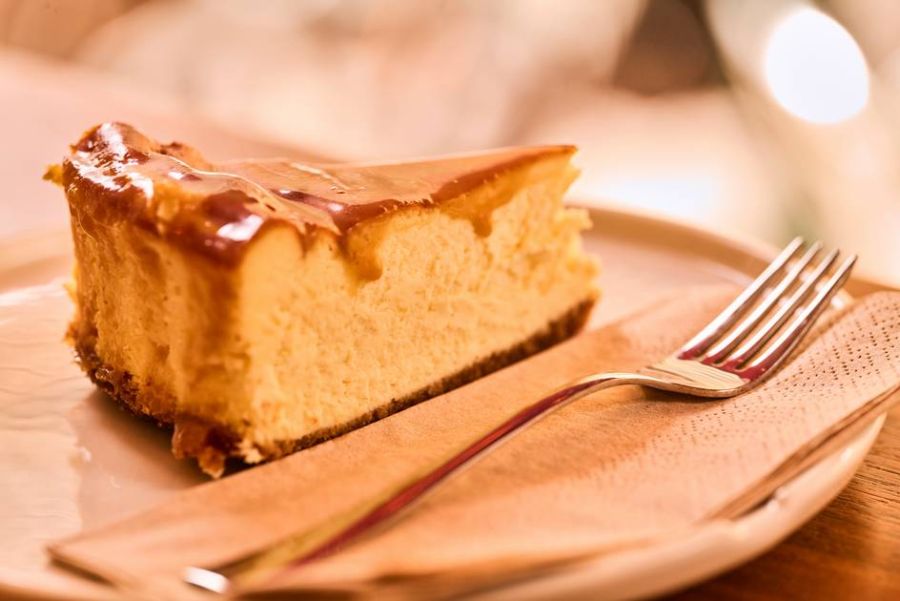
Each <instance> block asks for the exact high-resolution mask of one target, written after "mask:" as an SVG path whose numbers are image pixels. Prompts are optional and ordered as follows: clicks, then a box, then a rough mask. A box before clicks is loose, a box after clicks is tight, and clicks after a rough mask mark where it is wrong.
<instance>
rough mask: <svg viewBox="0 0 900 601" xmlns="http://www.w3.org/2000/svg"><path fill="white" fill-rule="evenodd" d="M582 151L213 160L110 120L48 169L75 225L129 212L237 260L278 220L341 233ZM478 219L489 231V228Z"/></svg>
mask: <svg viewBox="0 0 900 601" xmlns="http://www.w3.org/2000/svg"><path fill="white" fill-rule="evenodd" d="M574 151H575V149H574V147H572V146H540V147H520V148H506V149H499V150H492V151H485V152H479V153H471V154H464V155H456V156H447V157H439V158H435V159H426V160H415V161H404V162H392V163H377V164H375V163H372V164H349V163H348V164H307V163H298V162H293V161H290V160H288V159H259V160H238V161H230V162H226V163H220V164H213V163H210V162H208V161H206V160H205V159H204V158H203V157H202V155H200V153H198V152H197V151H196V150H194V149H193V148H191V147H189V146H185V145H183V144H180V143H177V142H176V143H171V144H160V143H159V142H156V141H154V140H152V139H150V138H148V137H147V136H145V135H143V134H141V133H140V132H138V131H137V130H136V129H134V128H133V127H131V126H129V125H126V124H122V123H104V124H102V125H98V126H97V127H94V128H93V129H91V130H89V131H88V132H87V133H85V135H84V136H83V137H82V138H81V140H80V141H79V142H78V143H77V144H75V145H74V146H73V147H72V153H71V155H70V156H69V157H67V158H66V159H65V160H64V161H63V163H62V165H61V166H59V167H51V169H50V170H49V171H48V174H47V177H48V178H49V179H53V180H55V181H57V183H59V184H61V185H62V186H63V188H64V189H65V191H66V195H67V197H68V199H69V206H70V210H71V213H72V219H73V225H74V226H76V227H82V228H85V230H86V231H90V230H91V228H94V227H97V226H101V225H103V224H108V223H110V222H114V221H116V220H122V219H126V220H130V221H132V222H133V223H135V224H137V225H139V226H140V227H142V228H144V229H146V230H148V231H151V232H154V233H156V234H158V235H160V236H161V237H163V238H164V239H167V240H169V241H172V242H174V243H177V244H181V245H183V246H184V247H186V248H190V249H193V250H195V251H198V252H199V253H201V254H203V255H205V256H208V257H210V258H213V259H217V260H220V261H222V262H224V263H226V264H232V265H233V264H236V263H237V262H238V261H239V260H240V257H241V251H242V249H243V248H244V247H246V245H247V243H248V242H250V241H251V240H252V239H253V238H254V237H256V236H257V235H258V234H259V233H260V232H261V231H262V230H263V229H264V228H265V227H266V226H268V225H269V224H274V223H281V224H284V223H288V224H291V225H292V226H294V227H295V228H296V230H297V232H298V233H299V234H300V235H301V237H302V239H304V240H307V239H309V238H310V237H311V236H312V234H313V233H315V232H323V231H324V232H331V233H332V234H333V235H335V236H337V237H339V238H340V237H342V236H344V235H345V234H346V233H347V232H349V231H351V230H352V229H353V228H354V227H356V226H357V225H359V224H361V223H363V222H366V221H370V220H375V219H377V218H379V217H381V216H383V215H387V214H389V213H392V212H394V211H398V210H402V209H404V208H406V207H411V206H420V207H431V206H435V207H438V206H440V205H441V203H442V202H444V201H445V200H448V199H451V198H455V197H458V196H460V195H462V194H465V193H466V192H468V191H470V190H473V189H474V188H476V187H478V186H480V185H482V184H485V183H488V182H490V181H492V180H494V179H496V178H497V177H498V176H500V175H501V174H503V173H507V172H510V171H512V170H514V169H517V168H521V167H525V166H527V165H529V164H531V163H534V162H536V161H539V160H541V159H544V158H547V157H551V156H559V155H570V154H572V153H573V152H574ZM501 200H502V199H501ZM504 202H505V200H504ZM498 204H502V202H500V203H498ZM484 209H485V207H480V208H479V210H480V211H483V210H484ZM488 209H490V207H488ZM475 217H477V216H475ZM482 217H484V216H482ZM488 217H489V215H488ZM473 222H474V223H475V227H476V230H477V231H479V232H480V233H484V232H485V231H486V230H487V231H489V229H488V228H486V227H485V226H484V225H483V223H482V225H480V226H479V224H478V220H477V219H474V218H473Z"/></svg>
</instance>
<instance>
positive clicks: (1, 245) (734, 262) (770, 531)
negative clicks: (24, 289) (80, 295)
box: [0, 200, 892, 601]
mask: <svg viewBox="0 0 900 601" xmlns="http://www.w3.org/2000/svg"><path fill="white" fill-rule="evenodd" d="M567 204H568V205H569V206H573V207H577V208H582V209H584V210H586V211H587V212H588V214H589V215H590V217H591V219H592V220H593V221H594V224H595V225H594V229H600V230H602V229H604V227H605V228H610V227H614V228H624V231H623V232H620V233H617V235H621V236H623V237H634V236H633V235H632V236H628V234H627V230H628V229H629V228H640V229H642V230H646V229H647V228H652V229H654V230H656V231H658V232H664V233H665V235H664V236H663V237H661V238H659V239H657V240H654V243H655V244H657V245H659V246H661V247H663V248H665V247H666V246H668V247H669V248H670V249H673V250H674V249H675V248H676V247H677V248H678V249H679V250H680V251H681V252H685V251H686V252H690V253H692V254H696V255H698V256H701V257H705V258H707V259H710V258H711V257H715V259H716V261H715V262H716V263H718V264H720V265H726V266H729V267H732V268H734V269H737V270H739V271H742V272H745V273H747V272H748V271H749V270H750V269H751V268H752V267H758V266H764V265H765V264H767V263H768V261H769V260H770V259H771V257H773V256H774V255H775V253H776V252H777V251H776V249H775V248H774V247H772V246H771V245H769V244H767V243H765V242H762V241H760V240H758V239H755V238H753V237H751V236H747V235H742V234H737V233H733V232H729V233H728V234H727V235H726V234H722V233H718V232H715V231H713V230H711V229H708V228H705V227H703V226H699V225H696V224H693V223H689V222H687V221H682V220H678V219H673V218H671V217H668V216H660V215H658V214H654V213H651V212H649V211H640V210H634V209H631V208H623V207H620V206H614V205H606V204H598V203H594V202H591V203H588V202H584V201H581V202H579V201H578V200H574V201H572V200H569V201H568V202H567ZM597 224H602V225H597ZM69 235H70V234H69V231H68V228H67V227H65V228H64V227H59V228H48V229H46V230H43V231H39V232H31V233H27V234H22V235H16V236H13V237H8V238H5V239H3V240H0V257H4V260H2V261H0V278H2V276H4V275H5V274H8V273H10V272H13V271H18V270H21V269H23V268H26V267H28V265H35V264H39V263H41V262H43V261H48V260H52V259H58V258H61V257H63V256H68V255H69V254H70V252H71V251H70V249H71V245H70V244H69V242H68V240H69ZM677 240H681V241H685V240H690V241H691V242H692V243H693V244H692V245H689V246H687V247H685V245H684V244H681V245H678V244H675V241H677ZM646 241H647V240H646V235H645V238H644V240H643V242H646ZM703 247H706V248H707V250H706V251H705V252H704V251H702V248H703ZM712 248H715V249H716V250H717V251H721V252H724V253H725V254H724V255H723V254H717V253H715V252H712V251H711V250H710V249H712ZM723 257H724V258H723ZM848 289H849V290H850V292H851V293H853V294H852V296H851V294H850V293H848V292H847V291H842V292H841V294H840V295H839V297H838V298H840V302H841V303H842V304H845V303H847V302H849V301H850V300H851V299H852V298H853V296H857V295H862V294H866V293H868V292H872V291H875V290H884V289H892V287H891V286H888V285H885V284H882V283H879V282H873V281H871V280H865V279H863V278H854V279H853V280H852V281H851V283H850V284H849V285H848ZM6 291H7V289H5V288H4V287H3V286H2V285H0V294H2V293H3V292H6ZM884 420H885V416H883V415H882V416H879V417H878V418H877V419H875V420H874V421H873V422H872V423H871V424H869V425H868V426H867V427H866V428H865V429H864V430H862V431H861V432H860V433H859V434H858V435H857V436H855V437H853V438H852V439H851V440H850V441H849V442H848V443H847V444H846V445H845V446H842V447H841V448H839V449H837V450H836V451H835V452H833V453H832V454H830V455H828V456H826V457H824V458H823V459H822V460H820V461H818V462H817V463H815V464H813V465H812V466H810V467H809V468H807V469H806V470H804V471H803V472H802V473H800V474H798V475H797V476H796V477H794V478H793V479H791V480H790V481H789V482H787V483H786V484H784V485H783V486H781V487H780V488H779V489H778V490H777V491H776V493H775V494H773V496H772V497H771V498H770V499H769V501H767V502H766V503H764V504H762V505H760V506H759V507H758V508H756V509H754V510H752V511H750V512H748V513H745V514H743V515H742V516H740V517H738V518H734V519H727V520H726V519H721V520H714V521H711V522H708V523H706V524H705V525H704V526H701V527H699V528H696V529H693V530H692V531H691V533H690V534H689V536H687V537H683V536H682V537H678V538H677V539H673V540H671V541H664V542H663V543H661V544H653V545H649V546H647V547H642V548H639V549H634V550H631V551H623V552H619V553H616V554H615V555H612V556H604V557H602V558H595V559H593V560H588V561H585V562H579V564H578V565H577V566H575V567H572V568H571V569H568V570H561V571H559V572H556V573H553V574H549V575H544V576H541V577H539V578H535V579H527V580H523V581H520V582H516V583H508V584H503V583H498V584H497V586H496V588H492V589H491V590H489V591H483V592H479V591H475V592H473V594H472V595H470V597H471V598H474V599H485V600H488V599H490V600H493V599H542V598H548V597H550V596H557V595H561V594H566V595H572V594H577V593H579V592H581V593H585V592H588V590H589V591H590V592H591V593H592V594H595V595H597V594H599V595H602V596H603V598H635V597H646V596H650V595H658V594H662V593H666V592H673V591H675V590H679V589H682V588H685V587H688V586H691V585H693V584H696V583H697V582H701V581H703V580H706V579H708V578H710V577H713V576H715V575H716V574H719V573H722V572H724V571H726V570H728V569H730V568H733V567H735V566H737V565H740V564H742V563H744V562H746V561H749V560H750V559H752V558H754V557H757V556H759V555H761V554H762V553H764V552H765V551H767V550H768V549H770V548H772V547H773V546H775V545H776V544H778V543H779V542H780V541H781V540H783V539H784V538H786V537H787V536H789V535H790V534H791V533H793V532H794V531H795V530H797V529H798V528H799V527H801V526H802V525H803V524H804V523H805V522H806V521H807V520H808V519H810V518H811V517H813V516H814V515H815V514H817V513H818V512H819V511H821V510H822V509H823V508H824V507H825V505H827V504H828V503H830V502H831V501H832V500H833V499H834V498H835V497H836V496H837V495H838V494H839V493H840V492H841V491H842V490H843V488H844V487H845V486H846V485H847V484H848V483H849V481H850V480H851V479H852V478H853V476H854V475H855V474H856V471H857V469H858V468H859V466H860V464H861V463H862V461H863V460H864V458H865V456H866V454H867V453H868V451H869V449H870V448H871V446H872V444H873V443H874V442H875V439H876V438H877V436H878V434H879V432H880V431H881V428H882V425H883V424H884ZM798 500H799V501H798ZM801 501H802V502H801ZM767 526H768V528H767ZM753 533H756V535H755V536H754V535H753ZM760 533H762V534H760ZM685 541H687V543H688V545H687V551H688V552H685V547H686V543H685ZM691 545H692V546H691ZM722 545H726V546H727V548H730V549H732V554H731V555H728V554H725V553H721V546H722ZM717 549H718V550H717ZM710 550H713V551H715V552H714V553H712V555H710ZM654 552H655V553H656V559H654V558H653V556H652V554H653V553H654ZM648 557H649V558H650V559H649V560H648ZM699 559H703V561H699ZM654 561H655V563H654ZM660 565H661V566H662V567H663V568H665V567H668V568H669V572H668V574H667V577H666V578H662V579H660V578H659V573H658V572H659V571H660V570H661V569H662V568H660ZM674 565H677V566H678V570H675V572H673V571H672V566H674ZM648 566H650V571H651V572H652V571H653V566H656V567H655V569H656V570H657V572H656V573H655V578H656V581H655V582H651V579H649V578H646V576H647V572H648ZM698 566H699V568H698ZM691 567H693V568H694V569H693V570H692V569H690V568H691ZM611 574H612V575H611ZM604 578H605V579H606V584H605V588H601V589H599V590H598V588H597V584H598V582H601V583H602V581H603V579H604ZM31 584H32V583H31V582H27V583H24V586H23V583H15V582H8V581H7V582H3V581H0V593H2V594H3V595H9V596H11V597H12V598H14V599H28V600H34V601H37V600H40V601H62V600H63V599H71V598H72V596H71V595H65V594H64V593H61V592H60V591H59V590H58V589H52V588H42V587H40V585H39V583H35V584H37V586H34V587H32V586H31ZM103 588H106V587H103ZM110 592H112V591H110ZM97 593H98V597H97V598H116V597H115V594H113V596H112V597H110V596H109V595H104V594H103V593H102V592H101V591H100V590H99V589H98V590H97ZM79 598H84V599H92V598H93V597H79Z"/></svg>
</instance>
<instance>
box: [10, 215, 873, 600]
mask: <svg viewBox="0 0 900 601" xmlns="http://www.w3.org/2000/svg"><path fill="white" fill-rule="evenodd" d="M592 212H593V219H594V223H595V227H594V229H593V230H592V231H591V232H589V233H588V235H587V237H586V243H587V246H588V248H589V249H590V250H591V251H592V252H594V253H596V254H597V255H599V256H600V257H602V262H603V265H604V269H603V276H602V280H603V281H602V284H603V288H604V292H605V293H604V300H603V302H602V303H601V305H600V308H599V311H598V312H597V313H596V314H595V316H594V320H593V324H594V325H597V324H601V323H604V322H608V321H611V320H614V319H617V318H619V317H621V316H623V315H625V314H627V313H628V312H630V311H633V310H634V309H635V308H636V307H637V306H638V305H640V304H642V303H643V302H644V301H645V300H647V299H650V298H652V297H654V296H656V295H658V294H660V293H662V292H665V291H670V290H677V289H678V288H683V287H687V286H694V285H697V284H704V283H717V282H723V281H731V282H737V283H741V284H743V283H745V282H747V281H748V280H749V279H750V278H749V277H748V276H749V275H750V274H755V273H757V272H758V271H759V270H760V269H761V268H762V266H763V265H765V263H766V262H767V259H768V258H769V257H770V256H771V255H772V249H770V248H768V247H766V246H763V245H758V244H754V243H747V242H735V241H734V240H731V239H727V238H723V237H720V236H717V235H715V234H711V233H709V232H705V231H702V230H698V229H695V228H692V227H688V226H684V225H679V224H676V223H673V222H670V221H664V220H660V219H657V218H652V217H648V216H642V215H637V214H634V213H626V212H622V211H618V210H613V209H594V210H593V211H592ZM70 267H71V256H70V252H69V248H68V235H67V233H66V232H54V233H48V234H47V235H45V236H42V237H40V238H31V239H28V240H20V241H16V242H15V243H14V244H13V243H9V244H5V245H0V449H2V450H3V459H2V460H0V491H2V494H0V533H2V543H0V597H3V598H7V597H9V596H13V597H14V598H16V597H21V598H28V599H35V598H36V599H47V598H53V599H56V598H60V597H64V598H66V599H72V598H73V597H75V598H88V599H97V598H114V593H113V592H112V591H111V590H109V589H108V588H106V587H104V586H102V585H100V584H94V583H92V582H90V581H88V580H84V579H80V578H75V577H73V576H71V575H70V574H69V573H67V572H65V571H64V570H62V569H60V568H57V567H54V566H50V565H48V563H47V561H46V559H45V557H44V554H43V550H42V548H43V545H44V544H45V543H46V542H47V541H49V540H53V539H55V538H59V537H62V536H66V535H69V534H72V533H74V532H77V531H78V530H80V529H82V528H93V527H95V526H98V525H100V524H103V523H105V522H109V521H111V520H115V519H117V518H120V517H122V516H124V515H125V514H126V513H128V512H133V511H138V510H141V509H143V508H147V507H149V506H151V505H153V504H155V503H159V502H162V501H165V499H167V498H168V497H169V496H170V495H172V494H173V493H175V492H177V491H179V490H182V489H184V488H186V487H188V486H192V485H194V484H197V483H199V482H201V481H202V480H203V479H202V478H201V477H200V476H199V474H198V473H197V472H196V470H195V469H194V468H193V467H192V466H190V465H187V464H183V463H180V462H178V461H176V460H175V459H174V458H172V456H171V455H170V453H169V441H168V437H167V436H166V435H165V434H164V433H163V432H162V431H160V430H158V429H157V428H155V427H153V426H151V425H149V424H147V423H144V422H141V421H139V420H136V419H134V418H133V417H131V416H130V415H127V414H125V413H124V412H122V411H120V410H118V409H117V408H116V407H114V406H113V404H112V403H111V402H109V400H108V399H106V398H105V397H104V396H103V395H102V394H100V393H98V392H97V391H95V389H94V387H93V386H92V385H91V384H90V383H89V382H88V381H87V379H86V378H85V377H84V376H83V375H82V374H81V372H80V371H79V370H78V368H77V367H76V366H75V364H74V363H73V360H72V354H71V352H70V351H69V349H68V348H67V347H66V346H65V345H64V344H63V342H62V335H63V332H64V330H65V326H66V322H67V320H68V317H69V314H70V312H71V307H70V304H69V301H68V298H67V297H66V295H65V293H64V291H63V288H62V284H63V283H64V281H65V280H66V277H67V275H68V273H69V270H70ZM857 286H860V285H859V284H857ZM851 290H852V288H851ZM882 422H883V420H878V421H877V422H875V423H873V424H872V425H871V426H870V427H869V428H868V429H866V430H865V431H864V432H863V433H862V434H861V435H860V436H859V437H858V438H857V439H855V440H854V441H853V442H852V443H851V444H849V445H848V446H847V447H846V448H845V449H843V450H841V451H840V452H838V453H836V454H834V455H833V456H831V457H828V458H826V459H825V460H824V461H822V462H820V463H819V464H817V465H815V466H814V467H813V468H811V469H810V470H808V471H807V472H805V473H804V474H803V475H801V476H800V477H798V478H797V479H795V480H794V481H792V482H791V483H790V484H788V485H787V486H785V487H783V488H782V489H781V491H779V494H778V495H776V496H775V497H774V498H773V500H772V501H771V502H769V503H768V504H766V505H765V506H764V507H762V508H761V509H758V510H756V511H754V512H753V513H751V514H748V515H746V516H744V517H742V518H741V519H739V520H735V521H723V522H717V523H712V524H710V525H708V526H705V527H703V528H702V529H698V531H697V532H696V533H695V534H694V535H693V536H691V537H686V538H680V539H678V540H674V541H670V542H668V543H665V544H660V545H656V546H653V547H649V548H644V549H641V550H639V551H633V552H630V553H622V554H619V555H616V556H613V557H606V558H605V559H604V561H603V562H602V563H597V564H587V565H582V566H579V568H578V569H577V570H571V571H569V572H566V573H561V574H557V575H555V576H553V577H549V578H543V579H541V580H538V581H532V582H527V583H523V584H519V585H516V586H515V588H513V587H505V588H501V589H495V590H494V591H493V592H492V593H491V594H490V595H489V596H490V597H491V598H494V597H497V596H498V595H499V596H501V597H505V598H518V599H521V598H523V597H531V598H545V597H559V596H561V595H563V594H566V595H568V594H578V593H588V592H590V593H591V596H592V597H593V598H599V597H615V598H619V597H626V596H627V597H633V596H636V595H649V594H658V593H661V592H664V591H667V590H672V589H674V588H678V587H682V586H686V585H688V584H690V583H692V582H696V581H698V580H701V579H703V578H706V577H709V576H711V575H713V574H715V573H717V572H720V571H722V570H725V569H727V568H729V567H731V566H733V565H736V564H738V563H740V562H743V561H746V560H747V559H749V558H751V557H753V556H755V555H758V554H759V553H761V552H762V551H764V550H765V549H767V548H769V547H771V546H772V545H774V544H775V543H776V542H777V541H779V540H781V539H782V538H784V537H785V536H787V535H788V534H789V533H790V532H791V531H793V530H794V529H796V528H797V527H798V526H799V525H800V524H802V523H803V522H804V521H805V520H807V519H808V518H809V517H811V516H812V515H813V514H814V513H815V512H817V511H819V510H820V509H821V508H822V507H823V506H824V505H825V504H826V503H827V502H828V501H829V500H830V499H831V498H833V497H834V496H835V495H837V493H838V492H839V491H840V490H841V489H842V488H843V487H844V485H845V484H846V483H847V482H848V481H849V479H850V478H851V477H852V475H853V473H854V472H855V471H856V469H857V467H858V466H859V464H860V462H861V461H862V459H863V457H864V456H865V454H866V452H867V451H868V449H869V447H870V446H871V444H872V442H873V441H874V440H875V437H876V436H877V434H878V432H879V430H880V429H881V425H882Z"/></svg>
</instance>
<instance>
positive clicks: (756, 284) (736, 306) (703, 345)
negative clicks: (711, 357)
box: [678, 237, 803, 359]
mask: <svg viewBox="0 0 900 601" xmlns="http://www.w3.org/2000/svg"><path fill="white" fill-rule="evenodd" d="M802 245H803V238H800V237H797V238H794V239H793V240H791V242H790V244H788V245H787V246H786V247H785V248H784V250H782V251H781V253H780V254H779V255H778V256H777V257H775V260H774V261H772V262H771V263H769V266H768V267H766V269H765V270H764V271H763V272H762V273H761V274H760V275H759V277H757V278H756V279H755V280H753V283H751V284H750V285H749V286H747V287H746V288H745V289H744V291H743V292H741V293H740V294H739V295H738V297H737V298H736V299H734V300H733V301H731V304H730V305H728V306H727V307H725V309H724V310H723V311H722V312H721V313H719V314H718V315H717V316H716V317H715V319H713V320H712V321H711V322H709V324H708V325H707V326H706V327H705V328H703V329H702V330H700V332H698V333H697V335H696V336H694V337H693V338H691V340H689V341H688V342H687V344H685V345H684V346H683V347H681V350H679V351H678V357H679V358H680V359H694V358H696V357H699V356H700V355H702V354H703V353H704V352H706V349H708V348H709V347H710V346H711V345H712V344H713V343H714V342H715V341H716V340H718V338H719V337H720V336H721V335H722V334H723V333H724V332H726V331H727V330H728V328H730V327H731V326H732V325H734V322H735V321H737V320H738V318H740V316H741V315H743V313H744V312H745V311H746V310H747V308H748V307H750V306H751V304H752V303H753V301H755V300H756V299H757V297H759V295H760V294H761V293H762V291H763V290H765V288H766V286H768V285H769V282H771V281H772V279H773V278H774V277H775V276H776V275H777V274H778V273H779V272H780V271H781V270H782V269H783V268H784V266H785V265H786V264H787V262H788V261H790V260H791V259H792V258H793V257H794V255H796V254H797V251H798V250H799V249H800V247H801V246H802Z"/></svg>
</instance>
